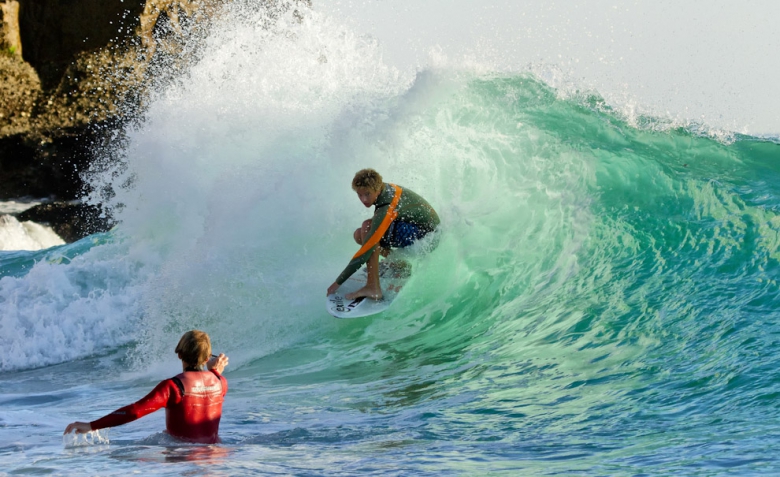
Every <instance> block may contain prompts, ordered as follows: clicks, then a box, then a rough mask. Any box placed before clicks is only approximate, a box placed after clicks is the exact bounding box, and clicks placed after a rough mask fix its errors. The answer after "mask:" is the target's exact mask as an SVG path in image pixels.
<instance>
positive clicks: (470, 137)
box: [0, 2, 780, 475]
mask: <svg viewBox="0 0 780 477" xmlns="http://www.w3.org/2000/svg"><path fill="white" fill-rule="evenodd" d="M251 3H252V2H246V3H241V2H237V3H235V4H233V7H231V8H228V9H226V10H225V12H224V14H223V15H224V16H223V17H222V21H221V22H220V23H218V24H216V25H215V26H214V28H213V31H211V32H210V34H209V35H208V36H207V37H205V38H201V39H199V42H200V43H199V45H198V51H197V55H196V57H197V60H196V61H194V62H193V63H192V64H191V65H190V66H189V67H188V68H187V69H186V70H185V71H184V72H182V73H181V75H179V76H177V77H175V78H174V79H173V80H171V81H165V82H163V83H161V85H160V87H159V89H158V90H157V91H155V92H154V94H153V96H152V97H151V98H150V100H149V102H148V105H147V108H146V110H145V111H144V113H143V118H142V119H141V120H139V121H137V122H136V123H133V124H132V125H130V126H128V129H127V130H126V131H125V132H124V135H123V136H122V139H121V141H118V142H117V144H115V145H114V146H113V147H111V148H109V149H108V150H106V151H102V155H103V157H105V158H106V160H105V161H104V162H103V163H100V164H97V165H96V166H95V168H94V170H92V171H90V172H89V180H90V182H91V184H92V186H93V189H94V191H95V192H94V193H93V194H92V195H91V196H89V197H86V198H85V200H87V201H90V202H93V203H100V204H101V205H102V206H103V207H105V208H106V210H108V211H110V213H111V214H112V216H113V217H114V218H115V219H117V221H118V225H117V226H116V227H115V228H114V229H113V230H111V231H110V232H107V233H101V234H95V235H92V236H90V237H87V238H84V239H82V240H80V241H78V242H76V243H72V244H64V245H58V246H54V247H50V248H46V249H43V250H38V251H3V252H0V309H1V310H2V316H0V369H1V370H2V371H3V374H2V377H1V378H0V379H1V380H2V381H1V383H2V384H1V387H2V391H0V403H2V406H1V407H0V428H2V433H1V434H0V469H2V470H0V474H2V473H3V472H7V473H8V474H9V475H17V474H53V475H68V474H88V475H126V474H128V473H130V472H143V473H145V474H148V475H181V474H185V473H186V474H189V475H252V474H257V475H266V474H267V475H271V474H274V475H275V474H281V475H332V474H339V475H486V474H492V475H495V474H506V475H551V474H563V475H572V474H576V475H641V474H650V475H658V474H667V475H725V474H738V475H776V474H777V473H778V472H780V460H778V458H777V456H776V454H775V453H774V450H775V449H776V448H777V447H778V445H780V434H778V430H777V429H778V422H780V420H779V417H780V409H779V408H778V405H777V396H778V394H779V393H780V380H779V379H778V377H777V373H776V369H777V368H778V365H780V362H779V361H780V359H779V358H778V355H777V353H776V352H775V351H776V348H775V346H776V345H777V342H778V339H780V325H778V322H780V312H778V309H780V293H779V291H780V290H779V289H778V279H780V267H779V265H780V262H779V260H780V252H778V247H779V246H780V139H778V135H777V134H776V133H775V134H763V135H761V136H758V135H749V134H745V133H744V132H742V133H740V132H738V131H734V130H730V129H728V128H723V127H714V126H711V125H708V124H706V123H701V122H694V121H691V120H689V119H685V118H683V119H681V118H679V117H676V116H674V115H671V116H663V115H651V114H641V113H637V110H636V108H634V107H633V105H632V104H627V103H617V102H615V101H614V97H611V98H610V99H609V100H608V99H607V98H606V97H605V96H604V95H602V94H600V93H599V91H597V90H593V89H588V88H582V89H580V88H577V87H574V86H572V83H571V82H570V81H568V80H567V81H563V82H561V81H559V79H560V70H559V69H558V68H557V67H556V65H554V64H553V65H540V64H538V63H535V64H531V65H528V66H527V67H526V68H520V69H513V68H504V67H501V65H495V64H492V65H491V64H490V63H489V62H487V63H486V62H480V61H476V60H475V59H474V58H473V57H463V58H451V57H446V55H443V54H442V53H441V52H437V51H434V52H433V53H432V54H431V56H430V57H429V60H427V63H426V64H424V65H422V66H420V67H415V68H414V69H413V70H411V71H410V70H404V69H399V68H397V67H395V66H393V65H390V64H389V62H388V61H387V58H385V50H384V49H383V48H384V47H383V44H382V43H381V42H379V41H378V40H377V39H376V38H375V37H372V36H370V35H364V34H361V33H360V32H359V31H357V30H355V29H354V27H353V26H350V25H349V24H348V22H346V21H344V20H343V19H342V18H340V17H339V16H338V15H334V14H331V13H328V12H325V11H320V10H318V9H317V8H316V5H315V6H314V7H313V8H312V9H306V8H299V9H298V10H297V11H295V12H294V11H293V10H292V9H290V10H287V11H286V12H279V13H278V15H269V13H268V12H267V11H266V10H262V9H258V8H252V7H251ZM364 167H372V168H375V169H376V170H378V171H379V172H380V173H381V174H382V175H383V176H384V177H385V179H386V180H387V181H390V182H394V183H397V184H400V185H402V186H405V187H409V188H410V189H412V190H414V191H416V192H418V193H420V194H421V195H422V196H423V197H425V198H426V199H427V200H428V201H429V202H430V203H431V204H432V205H433V207H435V208H436V210H437V212H438V213H439V216H440V217H441V219H442V230H441V236H440V241H439V244H438V246H437V247H436V249H435V250H433V251H432V252H431V253H429V254H426V255H423V256H415V257H412V258H411V260H412V266H413V270H414V272H413V275H412V277H411V279H410V281H409V282H408V283H407V285H406V287H405V289H404V291H403V293H401V294H400V295H399V297H398V298H397V300H396V301H395V302H394V303H393V306H392V308H390V309H389V310H388V311H387V312H385V313H383V314H382V315H379V316H376V317H370V318H364V319H359V320H345V321H340V320H335V319H333V318H332V317H330V316H329V315H328V314H327V313H326V312H325V309H324V302H325V290H326V288H327V286H328V285H329V284H330V283H332V281H333V279H334V278H335V277H336V276H337V275H338V273H339V272H340V271H341V270H342V269H343V267H344V266H345V265H346V263H347V262H348V260H349V258H350V257H351V256H352V254H353V253H354V252H355V248H356V246H355V244H354V242H352V239H351V237H352V231H353V230H354V229H355V228H356V227H357V226H358V225H359V224H360V223H361V222H362V221H363V220H365V219H366V218H369V216H370V213H371V211H370V210H367V209H365V208H364V207H363V206H362V204H360V202H359V201H358V200H357V198H356V196H355V194H354V192H353V191H352V190H351V188H350V183H351V178H352V176H353V174H354V173H355V172H356V171H357V170H359V169H361V168H364ZM193 328H196V329H202V330H204V331H207V332H208V333H209V334H210V336H211V340H212V344H213V346H214V351H215V352H224V353H226V354H227V355H228V356H229V357H230V366H229V367H228V368H227V370H226V373H225V375H226V377H227V379H228V381H229V384H230V391H229V393H228V395H227V396H226V401H225V405H224V411H223V418H222V422H221V426H220V435H221V437H222V440H223V442H222V443H221V444H219V445H215V446H196V445H187V444H182V443H177V442H175V441H173V440H171V439H170V438H168V437H167V436H166V435H165V434H164V433H163V432H162V430H163V429H164V427H165V424H164V413H163V412H157V413H155V414H152V415H150V416H147V417H145V418H143V419H141V420H138V421H135V422H133V423H130V424H127V425H125V426H121V427H117V428H112V429H109V430H104V431H101V432H99V433H96V434H92V435H89V436H87V437H80V438H73V437H65V438H63V437H62V431H63V429H64V428H65V426H66V425H67V424H68V423H70V422H73V421H77V420H81V421H87V420H93V419H96V418H99V417H101V416H103V415H105V414H107V413H109V412H111V411H113V410H114V409H117V408H118V407H121V406H124V405H126V404H129V403H131V402H133V401H136V400H137V399H140V398H141V397H142V396H144V395H145V394H146V393H147V392H148V391H150V390H151V389H152V388H153V387H154V386H155V385H156V384H157V383H158V382H159V381H160V380H162V379H165V378H168V377H171V376H173V375H175V374H177V373H178V372H179V371H178V367H179V366H180V365H179V361H178V360H177V359H176V355H175V353H174V351H173V350H174V347H175V345H176V343H177V341H178V339H179V337H180V336H181V334H182V333H183V332H184V331H187V330H189V329H193Z"/></svg>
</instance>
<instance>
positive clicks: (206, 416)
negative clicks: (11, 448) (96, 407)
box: [63, 330, 228, 444]
mask: <svg viewBox="0 0 780 477" xmlns="http://www.w3.org/2000/svg"><path fill="white" fill-rule="evenodd" d="M176 354H177V355H178V356H179V359H180V360H181V364H182V369H183V372H182V373H181V374H179V375H177V376H174V377H173V378H170V379H166V380H165V381H162V382H161V383H160V384H158V385H157V387H155V388H154V389H153V390H152V392H150V393H149V394H147V395H146V396H145V397H144V398H143V399H141V400H140V401H138V402H135V403H133V404H130V405H128V406H125V407H122V408H120V409H117V410H116V411H114V412H112V413H111V414H108V415H106V416H104V417H101V418H100V419H98V420H96V421H92V422H73V423H71V424H68V427H66V428H65V432H64V433H63V434H68V433H70V432H71V431H76V433H77V434H83V433H86V432H90V431H95V430H98V429H103V428H105V427H114V426H119V425H122V424H126V423H128V422H131V421H134V420H136V419H138V418H141V417H143V416H145V415H147V414H150V413H152V412H154V411H156V410H158V409H160V408H162V407H164V408H165V427H166V430H167V432H168V434H170V435H171V436H173V437H175V438H177V439H181V440H183V441H188V442H198V443H203V444H214V443H217V442H219V435H218V433H219V420H220V418H221V417H222V401H223V400H224V398H225V394H226V393H227V390H228V384H227V380H226V379H225V378H224V377H223V376H222V371H223V370H224V369H225V366H227V365H228V357H227V356H225V355H224V354H223V353H220V355H219V356H214V355H212V354H211V340H210V339H209V335H207V334H206V333H204V332H203V331H199V330H191V331H188V332H186V333H184V335H183V336H182V337H181V339H180V340H179V344H177V345H176ZM204 367H205V368H206V369H204Z"/></svg>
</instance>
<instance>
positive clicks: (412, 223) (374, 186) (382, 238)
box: [328, 169, 440, 300]
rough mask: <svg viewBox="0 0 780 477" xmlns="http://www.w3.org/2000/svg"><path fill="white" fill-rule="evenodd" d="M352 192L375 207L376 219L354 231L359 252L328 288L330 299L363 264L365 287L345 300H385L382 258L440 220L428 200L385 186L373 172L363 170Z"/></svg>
mask: <svg viewBox="0 0 780 477" xmlns="http://www.w3.org/2000/svg"><path fill="white" fill-rule="evenodd" d="M352 190H354V191H355V192H356V193H357V196H358V199H360V202H362V203H363V205H364V206H366V207H371V206H372V205H373V206H375V209H374V216H373V217H372V218H371V219H368V220H366V221H364V222H363V224H362V226H361V227H359V228H358V229H356V230H355V232H354V233H353V235H352V236H353V238H354V239H355V242H357V244H358V245H360V246H361V247H360V250H358V251H357V253H356V254H355V255H354V256H353V257H352V260H350V262H349V264H348V265H347V267H346V268H345V269H344V271H343V272H341V274H340V275H339V276H338V278H336V281H335V282H333V284H332V285H331V286H330V287H328V295H331V294H333V293H335V292H336V290H338V288H339V287H340V286H341V284H342V283H344V282H345V281H346V280H347V279H348V278H349V277H350V276H352V274H353V273H355V272H356V271H358V270H359V269H360V267H361V266H363V264H364V263H366V268H367V271H368V279H367V280H366V286H364V287H363V288H361V289H360V290H358V291H356V292H354V293H348V294H347V295H346V296H345V298H346V299H348V300H353V299H355V298H360V297H369V298H373V299H375V300H379V299H381V298H382V289H381V287H380V284H379V255H383V256H387V255H388V254H389V252H390V249H393V248H404V247H408V246H409V245H412V244H413V243H414V242H415V241H417V240H419V239H421V238H422V237H424V236H426V235H427V234H429V233H430V232H433V231H434V230H435V229H436V227H437V226H438V225H439V223H440V221H439V216H438V215H437V214H436V211H435V210H433V207H431V205H430V204H429V203H428V202H426V200H425V199H423V198H422V197H420V196H419V195H417V194H415V193H414V192H412V191H411V190H409V189H406V188H403V187H401V186H397V185H395V184H387V183H385V182H382V176H381V175H379V173H378V172H377V171H375V170H373V169H362V170H360V171H358V172H357V173H356V174H355V177H354V178H353V179H352Z"/></svg>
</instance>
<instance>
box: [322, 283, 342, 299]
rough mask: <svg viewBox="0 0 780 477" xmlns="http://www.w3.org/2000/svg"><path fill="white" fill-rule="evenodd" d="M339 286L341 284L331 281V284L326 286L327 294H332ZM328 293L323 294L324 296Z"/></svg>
mask: <svg viewBox="0 0 780 477" xmlns="http://www.w3.org/2000/svg"><path fill="white" fill-rule="evenodd" d="M339 286H341V285H339V284H338V283H336V282H333V285H331V286H329V287H328V295H333V294H334V293H336V290H338V289H339ZM328 295H325V296H328Z"/></svg>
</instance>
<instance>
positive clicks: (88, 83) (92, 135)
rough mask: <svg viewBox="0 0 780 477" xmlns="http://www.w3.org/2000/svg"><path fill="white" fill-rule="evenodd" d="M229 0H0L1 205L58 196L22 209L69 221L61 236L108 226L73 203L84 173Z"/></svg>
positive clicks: (275, 0) (276, 3)
mask: <svg viewBox="0 0 780 477" xmlns="http://www.w3.org/2000/svg"><path fill="white" fill-rule="evenodd" d="M229 1H230V0H0V15H1V16H0V201H2V200H9V199H13V198H19V197H35V198H47V199H48V200H49V201H50V202H52V203H54V202H56V204H55V205H53V206H52V205H50V206H48V207H47V208H45V210H42V211H41V213H40V214H38V215H36V214H28V215H34V216H37V217H46V219H47V220H48V221H50V222H52V225H57V224H56V222H57V221H58V220H62V221H64V222H67V223H65V224H61V225H63V226H64V228H63V227H60V228H61V229H62V230H65V229H67V230H69V231H70V233H68V234H67V235H68V236H67V240H75V239H77V238H79V236H83V235H84V234H86V233H90V232H93V231H95V230H99V229H102V228H105V227H107V226H108V225H110V220H107V219H106V218H105V217H104V218H103V219H102V220H96V217H97V218H99V217H100V216H101V214H100V212H99V211H96V210H94V209H93V208H89V207H87V208H85V207H84V206H80V205H78V204H77V201H78V199H79V198H80V197H82V196H83V195H84V193H86V192H89V191H88V185H87V183H86V182H85V181H84V180H83V173H84V171H86V170H87V169H88V168H89V167H90V165H91V164H92V163H93V161H94V160H95V155H96V153H97V151H105V150H106V145H107V144H109V143H111V142H112V141H115V140H116V138H117V137H118V136H121V130H122V128H123V125H124V124H126V123H127V122H128V121H133V120H136V119H138V118H139V117H140V115H141V114H142V110H143V105H144V98H145V97H146V92H147V91H148V88H149V85H150V82H151V81H152V80H151V79H152V78H154V81H157V82H159V81H160V78H164V77H165V76H166V75H175V71H173V70H175V69H176V68H177V66H181V65H182V64H183V63H186V62H187V61H190V60H191V59H192V58H191V57H190V58H188V57H187V55H183V54H182V52H183V51H187V52H188V54H189V55H190V56H192V54H193V53H192V52H193V51H196V49H193V48H192V47H191V43H192V42H193V41H197V38H199V36H200V37H202V35H203V33H204V32H205V31H206V30H207V29H208V25H209V22H210V21H212V20H213V19H214V18H215V17H218V15H219V11H220V8H223V7H225V5H227V4H228V3H229ZM255 3H258V4H262V5H264V6H266V7H271V6H273V7H275V8H291V7H295V6H296V5H298V4H300V3H304V4H307V5H308V4H309V2H308V0H288V1H282V0H260V1H258V2H255ZM280 5H282V6H281V7H280ZM185 46H186V48H185ZM74 201H75V202H74ZM74 203H75V204H76V205H74ZM74 207H76V208H80V209H79V210H80V211H77V213H76V214H75V219H74V212H73V211H74V210H76V209H74ZM74 220H75V221H76V222H79V223H78V224H77V225H74ZM92 224H94V226H93V225H92ZM55 230H56V227H55Z"/></svg>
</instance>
